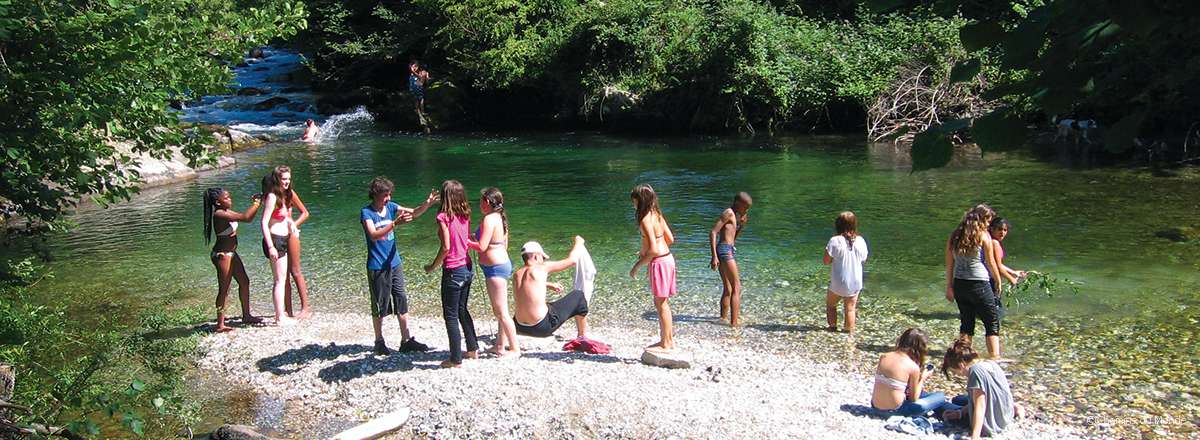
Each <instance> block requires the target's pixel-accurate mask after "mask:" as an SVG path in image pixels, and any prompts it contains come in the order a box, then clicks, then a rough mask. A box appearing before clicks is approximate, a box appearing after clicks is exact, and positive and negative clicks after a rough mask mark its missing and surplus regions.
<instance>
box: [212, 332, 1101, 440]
mask: <svg viewBox="0 0 1200 440" xmlns="http://www.w3.org/2000/svg"><path fill="white" fill-rule="evenodd" d="M410 326H411V328H412V330H413V334H414V335H416V337H417V338H418V339H420V340H421V341H423V342H425V343H427V344H430V345H431V346H432V347H433V351H431V352H429V353H424V354H399V353H396V354H392V355H390V356H375V355H373V354H372V353H371V343H372V336H371V329H370V319H369V317H368V316H366V315H361V314H352V313H319V314H317V315H316V316H315V317H314V318H312V319H309V320H306V321H304V322H302V323H300V324H299V325H298V326H295V327H289V328H270V327H248V328H242V329H239V330H238V331H235V332H233V333H228V334H219V335H218V334H212V335H209V336H206V337H205V338H204V340H203V341H202V343H201V347H202V351H203V354H202V356H201V357H200V359H199V366H200V370H201V371H202V372H203V373H206V374H210V375H214V376H219V377H222V378H223V380H225V381H228V382H230V383H232V384H234V385H235V386H239V387H244V388H246V389H248V390H250V391H252V392H253V393H256V394H257V395H258V398H257V399H256V401H257V402H258V403H257V404H256V405H257V406H258V407H260V408H259V411H260V412H264V411H265V412H272V413H275V414H278V417H272V418H262V417H256V418H255V419H254V420H226V421H227V422H230V423H255V421H256V420H257V421H258V422H259V423H258V425H259V427H260V428H263V429H265V430H268V431H272V432H274V433H275V434H276V435H280V436H283V437H293V438H320V437H326V436H329V435H332V434H333V433H336V432H338V431H340V430H341V429H345V428H347V427H350V426H353V425H355V424H357V423H360V422H363V421H366V420H369V419H371V418H372V417H375V416H378V415H380V414H384V413H388V412H391V411H395V410H397V409H399V408H404V407H407V408H409V409H410V410H411V414H412V415H411V418H410V419H409V420H408V422H407V423H406V424H405V425H404V426H403V427H402V428H401V430H400V431H398V432H396V433H394V434H393V436H394V437H396V438H409V437H413V438H481V437H483V438H492V437H499V438H597V437H604V438H867V439H888V438H909V436H908V435H905V434H899V433H894V432H891V431H887V430H885V429H884V425H885V421H884V420H882V419H878V418H873V417H871V416H870V415H868V414H867V413H868V411H867V407H866V405H867V404H868V399H869V393H870V390H871V382H870V379H869V377H868V376H867V375H865V374H863V373H862V372H860V371H858V369H855V368H847V362H856V363H857V362H858V360H857V357H855V356H850V357H847V358H846V361H845V362H837V361H827V360H819V359H818V358H817V357H814V356H813V353H814V351H813V350H819V351H821V352H822V353H823V354H826V355H827V354H833V355H835V356H836V355H837V354H838V353H845V352H851V351H856V348H855V342H854V340H853V339H852V338H851V337H850V336H848V335H844V334H833V333H825V332H820V333H821V335H823V336H825V338H824V339H826V341H825V342H824V343H823V345H824V346H823V347H815V346H811V345H804V346H799V345H793V344H792V343H791V342H788V341H787V340H786V339H781V338H777V337H774V334H775V333H776V332H778V331H780V330H781V329H773V328H746V329H740V330H731V329H729V328H728V327H726V326H723V325H721V324H719V323H717V322H714V320H710V319H683V320H680V321H678V322H677V336H676V338H677V341H678V342H679V344H680V347H681V349H682V350H684V351H686V352H687V353H688V354H689V355H690V356H692V357H693V359H694V361H693V363H692V368H690V369H675V370H669V369H664V368H659V367H652V366H647V365H643V364H642V363H641V362H640V361H639V358H640V356H641V354H642V348H643V347H644V346H646V345H647V344H648V343H649V342H652V339H653V338H654V337H655V336H656V335H655V333H654V332H655V331H656V330H657V326H656V325H653V324H652V323H646V325H642V326H626V325H612V324H605V323H601V324H598V325H595V326H593V329H592V330H593V331H592V333H591V336H592V337H593V338H594V339H598V340H601V341H604V342H607V343H609V344H611V345H612V347H613V352H612V353H611V354H609V355H588V354H581V353H570V352H563V351H562V345H563V343H564V342H565V339H563V338H562V337H571V336H573V331H574V330H573V329H572V328H567V327H570V326H569V325H568V326H567V327H564V328H563V329H560V331H559V335H560V336H561V337H558V338H540V339H537V338H525V337H522V340H521V343H522V346H523V348H524V349H525V350H526V353H525V355H524V356H522V357H521V358H518V359H488V358H482V359H478V360H468V361H467V362H466V363H465V365H464V368H461V369H452V370H444V369H439V368H438V367H437V364H438V362H440V361H441V360H442V359H444V358H445V356H446V338H445V330H444V329H445V327H444V325H443V324H442V322H441V320H440V319H436V318H412V319H411V321H410ZM476 328H477V329H479V330H480V333H481V334H483V335H489V336H483V337H482V339H483V340H484V341H485V342H484V344H483V346H484V347H487V346H488V343H490V341H491V336H490V335H491V334H493V333H494V330H493V329H494V328H495V327H494V323H492V322H489V321H484V320H477V321H476ZM790 330H793V331H809V330H806V329H790ZM398 333H399V331H398V329H396V327H395V323H394V320H393V321H390V322H388V323H387V325H386V326H385V334H386V335H387V336H388V337H389V338H390V341H392V342H391V345H395V344H396V342H398V340H399V334H398ZM1019 386H1028V385H1019ZM961 388H962V384H948V385H946V389H945V390H946V391H949V392H953V391H957V390H960V389H961ZM1082 435H1083V434H1082V433H1081V432H1080V431H1079V430H1077V429H1074V428H1071V427H1066V426H1062V425H1052V424H1048V423H1045V422H1044V421H1041V420H1038V418H1037V417H1035V418H1034V419H1025V420H1022V421H1020V422H1019V424H1018V427H1017V428H1015V429H1014V430H1013V431H1011V432H1009V433H1006V434H1005V435H1004V438H1022V439H1025V438H1045V439H1050V438H1054V439H1061V438H1079V437H1081V436H1082ZM935 437H941V438H945V436H941V435H939V436H935Z"/></svg>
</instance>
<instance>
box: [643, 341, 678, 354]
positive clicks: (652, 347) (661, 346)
mask: <svg viewBox="0 0 1200 440" xmlns="http://www.w3.org/2000/svg"><path fill="white" fill-rule="evenodd" d="M671 348H672V347H668V346H666V345H664V344H663V343H662V341H658V342H656V343H654V344H653V345H650V346H649V347H646V351H653V352H658V353H663V352H668V351H671Z"/></svg>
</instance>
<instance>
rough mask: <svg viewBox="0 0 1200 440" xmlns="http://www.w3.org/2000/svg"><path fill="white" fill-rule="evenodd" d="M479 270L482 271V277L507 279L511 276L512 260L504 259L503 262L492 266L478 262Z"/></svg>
mask: <svg viewBox="0 0 1200 440" xmlns="http://www.w3.org/2000/svg"><path fill="white" fill-rule="evenodd" d="M479 270H480V271H482V272H483V278H484V279H487V278H504V279H506V280H507V279H508V278H509V277H511V276H512V270H513V268H512V261H505V262H503V263H500V264H497V265H494V266H488V265H485V264H482V263H480V264H479Z"/></svg>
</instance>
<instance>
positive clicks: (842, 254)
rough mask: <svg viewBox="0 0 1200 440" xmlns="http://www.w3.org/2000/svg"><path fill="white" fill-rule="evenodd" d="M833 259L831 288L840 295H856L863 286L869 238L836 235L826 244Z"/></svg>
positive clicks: (831, 264)
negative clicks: (864, 264)
mask: <svg viewBox="0 0 1200 440" xmlns="http://www.w3.org/2000/svg"><path fill="white" fill-rule="evenodd" d="M825 250H826V252H829V256H830V257H831V258H832V259H833V261H832V262H831V263H830V277H829V290H830V291H832V292H833V293H835V294H837V295H839V296H854V295H857V294H858V292H859V291H861V290H862V288H863V276H862V272H863V262H865V261H867V240H865V239H863V237H861V236H859V237H854V238H852V239H851V238H846V237H845V236H842V235H835V236H833V237H831V238H830V239H829V243H828V244H826V245H825Z"/></svg>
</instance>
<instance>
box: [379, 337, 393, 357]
mask: <svg viewBox="0 0 1200 440" xmlns="http://www.w3.org/2000/svg"><path fill="white" fill-rule="evenodd" d="M375 354H377V355H380V356H387V355H389V354H392V350H389V349H388V348H387V344H384V343H383V340H382V339H380V340H378V341H375Z"/></svg>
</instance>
